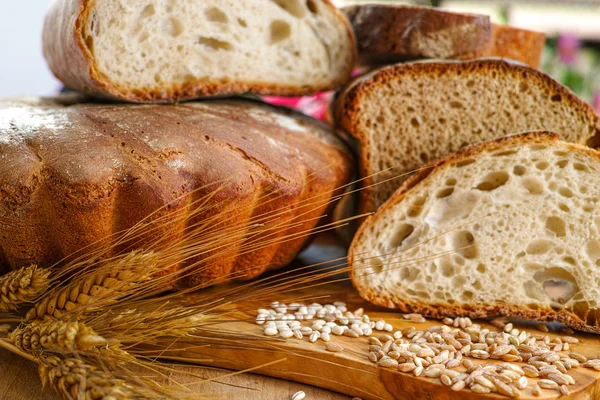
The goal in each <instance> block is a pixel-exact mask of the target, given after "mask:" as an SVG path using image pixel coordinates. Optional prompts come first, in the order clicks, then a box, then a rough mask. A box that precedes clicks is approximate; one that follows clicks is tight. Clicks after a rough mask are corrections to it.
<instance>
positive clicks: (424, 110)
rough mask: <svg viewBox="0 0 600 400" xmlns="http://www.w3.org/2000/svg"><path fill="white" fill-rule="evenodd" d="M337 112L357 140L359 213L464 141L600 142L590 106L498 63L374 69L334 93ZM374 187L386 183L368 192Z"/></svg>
mask: <svg viewBox="0 0 600 400" xmlns="http://www.w3.org/2000/svg"><path fill="white" fill-rule="evenodd" d="M335 114H336V124H337V125H338V126H339V127H340V128H342V129H343V130H345V131H346V132H347V133H349V134H351V135H352V136H354V137H355V138H357V139H358V140H359V150H360V164H361V166H360V168H361V176H362V177H364V178H366V179H365V180H364V183H363V186H364V187H365V188H366V189H365V190H363V191H362V192H361V198H362V199H361V205H360V211H361V212H369V211H373V210H375V209H376V208H377V207H378V206H379V205H381V204H382V203H383V202H384V201H385V200H386V199H387V198H388V197H389V196H390V195H391V194H392V193H393V192H394V190H395V189H396V188H397V187H398V185H399V184H400V183H401V181H402V178H398V177H399V176H400V175H402V174H405V173H409V172H411V171H414V170H415V169H417V168H419V167H420V166H422V165H423V164H425V163H427V162H428V161H430V160H433V159H436V158H439V157H441V156H444V155H446V154H448V153H451V152H454V151H457V150H459V149H460V148H462V147H464V146H466V145H468V144H475V143H479V142H483V141H486V140H491V139H495V138H499V137H502V136H506V135H508V134H514V133H519V132H526V131H535V130H550V131H555V132H558V133H560V134H561V135H562V138H563V139H564V140H566V141H569V142H573V143H579V144H586V143H587V144H588V145H590V146H596V145H599V144H600V134H599V132H600V122H599V118H598V116H597V115H596V114H595V113H594V111H593V109H592V107H591V106H590V105H589V104H587V103H585V102H584V101H582V100H580V99H579V98H578V97H577V96H575V95H574V94H573V93H572V92H571V91H570V90H569V89H567V88H566V87H564V86H563V85H561V84H560V83H558V82H557V81H555V80H554V79H552V78H551V77H549V76H548V75H546V74H544V73H542V72H540V71H537V70H535V69H533V68H529V67H527V66H524V65H520V64H516V63H512V62H508V61H506V60H499V59H478V60H470V61H427V62H414V63H405V64H398V65H394V66H390V67H386V68H382V69H379V70H377V71H373V72H372V73H370V74H368V75H366V76H365V77H359V78H358V79H356V80H355V81H354V82H353V83H352V84H351V85H349V86H348V87H347V88H346V89H345V90H344V91H343V92H342V93H341V94H340V95H339V96H338V98H337V101H336V104H335ZM395 177H396V178H398V179H392V178H395ZM386 180H387V182H383V181H386ZM378 182H383V183H380V184H378V185H376V186H374V187H368V186H370V185H373V184H374V183H378ZM367 187H368V188H367Z"/></svg>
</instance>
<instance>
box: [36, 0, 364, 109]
mask: <svg viewBox="0 0 600 400" xmlns="http://www.w3.org/2000/svg"><path fill="white" fill-rule="evenodd" d="M95 1H96V0H57V1H54V2H53V3H52V6H51V7H50V9H49V10H48V12H47V14H46V17H45V22H44V29H43V35H42V36H43V39H44V40H43V52H44V57H45V58H46V61H47V62H48V65H49V67H50V69H51V71H52V72H53V74H54V75H55V76H56V77H57V78H58V79H59V80H60V81H62V82H63V83H64V84H65V85H66V86H68V87H69V88H72V89H75V90H78V91H80V92H83V93H86V94H89V95H92V96H95V97H100V98H105V99H118V100H124V101H128V102H135V103H144V102H151V103H173V102H178V101H184V100H189V99H195V98H200V97H204V96H214V95H228V94H240V93H246V92H252V93H256V94H261V95H274V96H303V95H308V94H313V93H317V92H320V91H326V90H332V89H336V88H338V87H340V86H341V85H343V84H344V83H346V82H347V81H348V79H349V78H350V74H351V72H352V69H353V68H354V64H355V62H356V58H357V54H356V50H355V38H354V34H353V31H352V28H351V26H350V24H349V23H348V20H347V19H346V18H345V17H344V15H343V14H342V13H341V12H340V11H339V10H338V9H337V8H336V7H335V6H334V5H333V4H331V2H330V0H320V1H321V2H322V3H323V5H325V6H326V7H327V8H328V9H329V10H330V12H332V13H334V14H335V15H336V16H337V17H338V19H339V23H340V24H343V25H344V28H345V30H346V32H347V34H348V40H349V41H350V42H351V44H352V45H351V48H352V54H351V55H350V60H349V62H348V63H347V65H346V70H345V71H343V72H342V73H340V74H339V77H338V78H337V79H336V80H334V81H332V82H331V83H330V84H327V85H301V86H300V85H285V84H280V83H272V84H267V83H262V82H240V81H238V82H236V81H234V80H229V79H220V80H211V79H205V80H198V81H195V82H190V83H187V84H185V85H173V84H171V85H165V86H164V87H162V88H156V89H151V90H142V89H136V88H134V87H125V86H120V85H116V84H113V83H111V82H110V80H109V79H108V78H107V77H106V76H103V75H102V74H101V73H100V72H99V71H98V68H97V66H96V63H95V61H94V56H93V54H92V53H91V51H90V49H89V47H88V45H87V44H86V42H85V27H86V25H87V21H88V18H89V14H90V12H91V10H92V8H93V6H94V4H95Z"/></svg>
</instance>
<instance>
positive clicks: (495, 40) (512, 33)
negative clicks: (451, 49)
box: [458, 24, 546, 68]
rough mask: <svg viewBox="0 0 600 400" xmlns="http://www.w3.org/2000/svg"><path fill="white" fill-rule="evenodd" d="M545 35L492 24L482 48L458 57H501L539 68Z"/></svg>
mask: <svg viewBox="0 0 600 400" xmlns="http://www.w3.org/2000/svg"><path fill="white" fill-rule="evenodd" d="M545 42H546V35H545V34H544V33H543V32H537V31H530V30H528V29H521V28H515V27H512V26H507V25H499V24H492V38H491V40H490V41H489V42H487V43H486V44H485V45H484V46H483V47H482V48H480V49H479V50H477V51H474V52H472V53H468V54H463V55H461V56H459V57H458V58H461V59H473V58H480V57H502V58H508V59H511V60H514V61H518V62H521V63H523V64H525V65H529V66H530V67H532V68H539V67H540V62H541V61H542V52H543V51H544V43H545Z"/></svg>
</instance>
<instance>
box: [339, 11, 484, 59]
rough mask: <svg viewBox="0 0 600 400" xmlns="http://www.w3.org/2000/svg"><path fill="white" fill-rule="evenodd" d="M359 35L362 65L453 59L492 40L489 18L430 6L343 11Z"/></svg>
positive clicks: (357, 36)
mask: <svg viewBox="0 0 600 400" xmlns="http://www.w3.org/2000/svg"><path fill="white" fill-rule="evenodd" d="M342 10H343V11H344V13H345V14H346V16H347V17H348V19H349V20H350V23H351V24H352V27H353V29H354V32H355V34H356V39H357V40H356V41H357V44H358V50H359V54H360V56H361V62H363V63H366V64H370V63H382V62H394V61H400V60H407V59H408V60H414V59H416V58H453V57H457V56H460V55H462V54H467V53H471V52H475V51H478V50H480V49H482V48H483V47H484V46H485V45H486V44H487V43H488V42H489V41H490V38H491V23H490V18H489V17H488V16H487V15H479V14H463V13H456V12H449V11H443V10H440V9H436V8H431V7H422V6H409V5H391V4H360V5H353V6H348V7H344V8H342Z"/></svg>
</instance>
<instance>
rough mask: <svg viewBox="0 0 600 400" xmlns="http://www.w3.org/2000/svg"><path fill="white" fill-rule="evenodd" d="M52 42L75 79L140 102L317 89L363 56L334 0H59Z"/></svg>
mask: <svg viewBox="0 0 600 400" xmlns="http://www.w3.org/2000/svg"><path fill="white" fill-rule="evenodd" d="M43 50H44V56H45V58H46V60H47V62H48V65H49V67H50V69H51V70H52V72H53V73H54V74H55V75H56V77H57V78H58V79H60V80H61V81H62V82H63V83H64V84H65V85H66V86H68V87H70V88H72V89H76V90H78V91H81V92H84V93H87V94H90V95H94V96H97V97H103V98H113V99H119V100H126V101H131V102H175V101H179V100H185V99H192V98H198V97H201V96H210V95H222V94H232V93H245V92H254V93H258V94H265V95H281V96H287V95H305V94H311V93H315V92H318V91H323V90H329V89H335V88H337V87H339V86H341V85H343V84H344V83H345V82H346V81H347V80H348V79H349V77H350V73H351V71H352V69H353V66H354V64H355V61H356V44H355V39H354V35H353V32H352V29H351V27H350V25H349V23H348V21H347V19H346V18H345V17H344V15H343V14H342V13H341V12H340V11H339V10H338V9H337V8H336V7H335V6H333V4H331V2H330V1H329V0H244V1H232V0H210V1H204V0H181V1H176V2H162V1H156V0H152V1H147V2H135V1H134V2H121V1H119V0H104V1H92V0H57V1H55V2H53V4H52V6H51V8H50V9H49V11H48V13H47V15H46V18H45V23H44V30H43Z"/></svg>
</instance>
